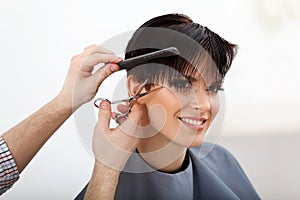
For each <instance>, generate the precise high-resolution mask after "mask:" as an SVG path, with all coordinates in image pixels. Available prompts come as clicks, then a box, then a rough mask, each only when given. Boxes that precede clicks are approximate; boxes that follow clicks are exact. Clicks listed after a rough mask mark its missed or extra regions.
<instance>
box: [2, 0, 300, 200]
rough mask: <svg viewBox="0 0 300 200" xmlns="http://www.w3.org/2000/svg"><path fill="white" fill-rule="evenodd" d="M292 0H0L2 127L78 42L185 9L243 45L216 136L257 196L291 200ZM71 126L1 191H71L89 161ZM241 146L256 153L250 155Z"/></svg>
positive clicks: (294, 127)
mask: <svg viewBox="0 0 300 200" xmlns="http://www.w3.org/2000/svg"><path fill="white" fill-rule="evenodd" d="M298 2H299V1H297V0H294V1H293V0H285V1H283V0H273V1H271V0H263V1H259V0H253V1H250V0H249V1H238V0H227V1H220V0H219V1H218V0H212V1H200V0H194V1H178V0H169V1H162V0H160V1H158V0H151V1H119V2H118V1H100V0H98V1H83V0H82V1H79V0H72V1H71V0H61V1H58V0H52V1H38V0H27V1H21V0H19V1H17V0H10V1H4V0H0V67H1V73H0V91H1V104H0V132H1V133H3V132H4V131H6V130H8V129H9V128H10V127H12V126H14V125H15V124H17V123H18V122H20V121H21V120H22V119H24V118H26V117H27V116H29V115H30V114H31V113H33V112H34V111H36V110H37V109H38V108H40V107H41V106H43V105H44V104H45V103H47V102H48V101H50V100H51V99H52V98H54V97H55V96H56V95H57V93H58V92H59V90H60V88H61V87H62V84H63V81H64V78H65V75H66V73H67V70H68V67H69V63H70V59H71V57H72V56H74V55H76V54H78V53H80V52H82V50H83V48H84V47H86V46H88V45H90V44H94V43H96V44H101V43H102V42H104V41H105V40H107V39H109V38H111V37H112V36H114V35H117V34H119V33H122V32H125V31H130V30H133V29H136V28H138V26H140V25H141V24H142V23H144V22H145V21H147V20H148V19H150V18H152V17H155V16H158V15H162V14H167V13H183V14H187V15H188V16H190V17H191V18H192V19H194V21H196V22H199V23H200V24H202V25H204V26H208V27H209V28H210V29H212V30H213V31H215V32H217V33H218V34H220V35H221V36H222V37H224V38H225V39H227V40H229V41H231V42H234V43H236V44H238V45H239V46H240V49H239V53H238V55H237V57H236V59H235V61H234V63H233V65H232V69H231V70H230V72H229V73H228V76H227V79H226V82H225V89H226V101H227V107H226V110H227V114H226V121H225V127H224V131H223V139H222V140H221V143H222V142H223V143H224V145H225V146H227V147H228V148H229V149H231V150H232V152H233V153H234V154H235V155H237V157H238V159H239V160H240V161H241V164H242V166H243V167H244V169H245V171H246V173H247V174H248V175H249V177H250V179H251V180H252V182H253V184H254V185H255V187H256V189H257V190H258V192H259V194H260V195H261V196H262V197H263V198H264V199H276V198H278V199H280V198H289V199H296V198H297V196H298V197H299V196H300V192H299V191H297V190H298V189H297V188H296V187H295V185H299V184H300V179H299V172H298V171H297V167H295V166H300V164H299V162H296V161H297V159H298V157H299V156H298V155H297V153H296V151H299V149H297V148H296V147H297V146H299V144H300V141H299V138H300V137H299V132H300V125H299V117H300V106H299V103H298V102H299V101H300V94H299V89H298V88H299V86H300V79H299V78H298V76H299V73H300V69H299V61H298V59H299V46H300V40H299V35H300V26H299V25H300V16H299V12H300V4H299V3H298ZM74 127H75V124H74V121H73V119H72V118H70V119H69V120H68V121H67V122H66V123H65V124H64V125H63V126H62V127H61V128H60V129H59V130H58V131H57V132H56V133H55V135H54V136H53V137H52V138H51V139H50V140H49V141H48V142H47V144H46V145H45V146H44V147H43V148H42V149H41V151H40V152H39V153H38V155H37V156H36V157H35V158H34V159H33V160H32V162H31V163H30V164H29V165H28V167H27V168H26V169H25V171H24V172H23V173H22V175H21V179H20V180H19V181H18V182H17V183H16V184H15V185H14V187H13V188H12V189H11V190H9V191H8V192H7V193H6V194H4V195H3V196H2V197H1V198H3V199H72V198H74V197H75V196H76V195H77V193H78V192H79V191H80V190H81V188H82V187H83V186H84V185H85V183H86V182H87V181H88V180H89V178H90V175H91V171H92V167H93V159H92V157H91V156H90V155H89V154H88V153H87V152H86V150H85V149H84V147H83V146H82V145H81V143H80V139H79V137H78V134H77V132H76V129H75V128H74ZM274 138H276V141H277V143H276V141H275V140H274ZM234 141H237V143H239V144H240V145H236V144H237V143H234ZM282 141H284V142H285V143H283V142H282ZM243 144H244V145H243ZM277 144H280V145H281V146H280V147H281V149H278V146H277ZM248 147H249V148H251V149H256V150H257V151H256V152H253V151H250V154H249V151H247V149H246V148H248ZM257 148H260V149H259V150H258V149H257ZM243 152H244V153H243ZM276 152H277V153H276ZM278 152H280V156H279V154H278ZM286 154H288V155H286ZM249 156H250V157H251V156H253V157H251V158H249ZM295 160H296V161H295ZM267 161H268V162H267ZM269 161H270V162H269ZM283 162H284V163H285V165H282V163H283ZM262 164H265V165H264V167H262ZM279 164H281V165H280V167H278V166H279ZM291 166H294V167H291ZM270 170H271V171H272V170H273V173H272V174H271V173H270ZM262 172H265V173H262ZM280 195H281V196H280Z"/></svg>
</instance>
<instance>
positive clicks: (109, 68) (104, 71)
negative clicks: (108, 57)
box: [91, 64, 119, 88]
mask: <svg viewBox="0 0 300 200" xmlns="http://www.w3.org/2000/svg"><path fill="white" fill-rule="evenodd" d="M118 70H119V66H118V65H116V64H108V65H105V66H104V67H102V68H100V69H98V70H97V71H96V72H95V73H94V74H93V75H92V77H91V78H92V81H93V83H94V84H96V85H97V88H99V86H100V84H101V83H102V82H103V81H104V79H106V78H107V77H108V76H109V75H111V74H112V73H113V72H115V71H118Z"/></svg>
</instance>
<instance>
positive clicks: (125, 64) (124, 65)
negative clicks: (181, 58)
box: [118, 47, 180, 70]
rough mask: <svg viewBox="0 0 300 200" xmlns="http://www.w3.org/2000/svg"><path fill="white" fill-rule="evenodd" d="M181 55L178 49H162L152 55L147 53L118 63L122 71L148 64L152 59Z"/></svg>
mask: <svg viewBox="0 0 300 200" xmlns="http://www.w3.org/2000/svg"><path fill="white" fill-rule="evenodd" d="M178 55H180V52H179V51H178V49H177V48H176V47H169V48H165V49H161V50H158V51H154V52H151V53H147V54H144V55H140V56H136V57H133V58H129V59H126V60H123V61H121V62H119V63H118V65H119V67H120V69H126V70H129V69H132V68H133V67H136V66H138V65H141V64H144V63H146V62H148V61H149V60H151V59H155V58H164V57H170V56H178Z"/></svg>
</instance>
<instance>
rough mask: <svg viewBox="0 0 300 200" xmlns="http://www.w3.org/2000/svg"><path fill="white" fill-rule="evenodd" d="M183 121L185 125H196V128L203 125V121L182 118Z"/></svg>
mask: <svg viewBox="0 0 300 200" xmlns="http://www.w3.org/2000/svg"><path fill="white" fill-rule="evenodd" d="M181 120H182V121H183V122H185V123H188V124H191V125H195V126H200V125H201V124H203V121H198V120H192V119H188V118H181Z"/></svg>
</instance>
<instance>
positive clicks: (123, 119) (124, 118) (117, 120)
mask: <svg viewBox="0 0 300 200" xmlns="http://www.w3.org/2000/svg"><path fill="white" fill-rule="evenodd" d="M126 119H127V117H125V116H124V117H119V118H118V119H116V122H117V123H118V124H119V125H121V124H123V122H124V121H125V120H126Z"/></svg>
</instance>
